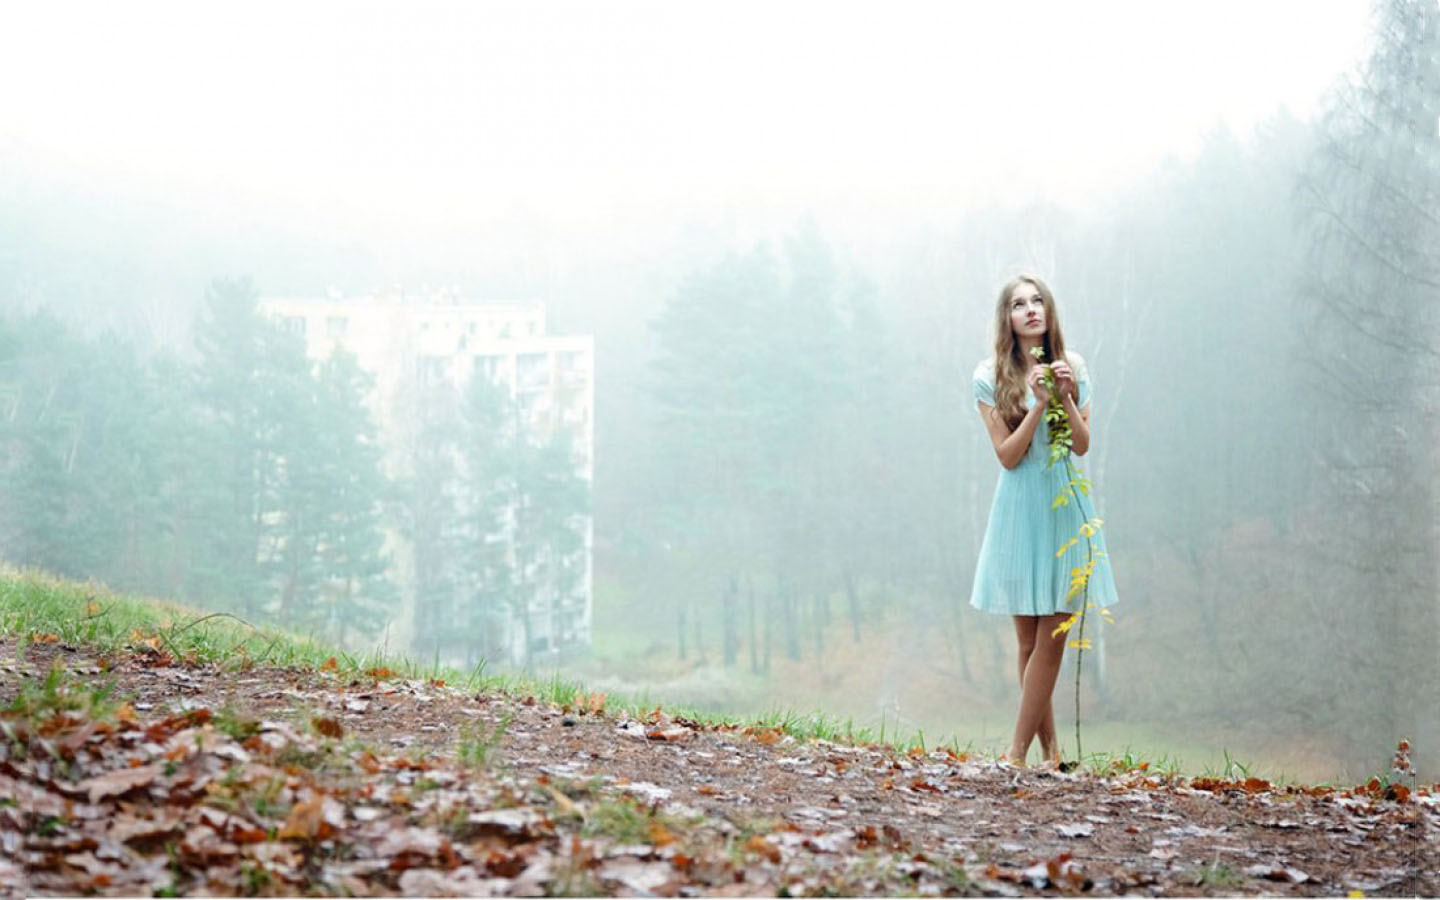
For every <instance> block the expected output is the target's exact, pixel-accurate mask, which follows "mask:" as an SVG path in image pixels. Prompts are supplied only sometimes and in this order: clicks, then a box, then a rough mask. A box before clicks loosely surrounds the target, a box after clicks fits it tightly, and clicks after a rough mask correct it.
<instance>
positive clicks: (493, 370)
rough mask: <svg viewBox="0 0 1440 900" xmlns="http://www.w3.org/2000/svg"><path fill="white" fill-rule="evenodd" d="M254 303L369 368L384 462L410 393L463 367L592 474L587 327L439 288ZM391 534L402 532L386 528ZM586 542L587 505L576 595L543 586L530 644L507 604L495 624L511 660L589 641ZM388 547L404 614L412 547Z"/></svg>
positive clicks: (538, 308)
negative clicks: (564, 325)
mask: <svg viewBox="0 0 1440 900" xmlns="http://www.w3.org/2000/svg"><path fill="white" fill-rule="evenodd" d="M260 311H261V313H262V314H264V315H266V316H268V317H270V318H272V319H274V320H276V321H278V322H279V323H280V324H281V326H282V327H284V328H287V329H289V330H291V331H293V332H294V333H296V334H299V335H301V336H303V337H304V339H305V347H306V352H307V354H308V355H309V356H310V357H311V358H312V359H316V360H319V359H324V358H325V357H327V356H329V355H330V353H331V352H332V351H333V350H334V349H335V348H337V347H343V348H344V349H345V350H347V351H349V352H350V353H352V354H354V356H355V358H356V361H357V362H358V363H359V365H360V367H361V368H363V369H365V370H366V371H367V372H369V373H370V374H371V375H373V376H374V379H375V387H374V393H373V395H372V396H371V398H370V403H371V409H372V411H373V413H374V414H375V416H376V420H377V422H378V424H379V426H380V431H381V440H382V442H383V443H384V445H385V447H386V451H387V455H388V456H389V464H390V465H391V466H392V467H396V468H398V467H397V466H396V460H397V454H398V453H400V452H401V450H402V448H404V447H406V446H409V444H410V442H411V441H413V440H414V439H415V435H416V428H417V417H416V414H415V410H414V408H413V406H414V404H415V403H416V401H417V398H419V397H421V396H422V394H423V392H425V391H427V390H430V389H433V388H434V387H436V386H439V385H442V384H448V385H449V386H453V387H454V388H456V389H463V387H464V386H465V385H466V384H467V383H468V382H469V379H470V378H471V377H472V375H475V374H480V375H483V377H485V378H488V379H489V380H490V381H491V382H492V383H494V384H496V385H498V386H501V387H503V388H504V389H506V390H508V391H509V393H510V396H511V398H512V399H513V400H514V402H515V405H516V408H517V410H518V411H519V413H520V420H521V423H522V425H521V427H522V428H524V429H526V431H527V434H528V436H529V437H531V438H532V439H535V440H537V441H538V440H541V439H545V438H549V437H551V436H553V435H555V434H557V433H561V434H564V435H565V436H566V437H567V438H568V439H569V443H570V446H571V448H572V458H573V460H574V463H575V467H576V472H577V474H579V475H580V476H582V477H583V478H584V479H585V480H586V481H590V480H592V478H593V474H594V439H595V423H594V409H595V342H594V338H593V337H592V336H590V335H550V334H547V333H546V327H545V308H544V306H543V305H542V304H540V303H523V302H517V303H476V302H471V301H467V300H463V299H461V298H460V297H459V296H458V295H457V294H455V293H454V292H450V291H442V292H440V293H431V294H425V295H421V296H416V295H407V294H403V293H392V294H384V295H379V294H377V295H371V296H365V297H355V298H344V297H340V296H338V295H332V296H330V297H327V298H291V297H268V298H263V299H261V301H260ZM491 539H492V540H494V539H495V537H494V536H491ZM391 544H392V546H393V545H403V542H402V541H399V540H398V538H397V537H396V536H392V538H391ZM593 546H594V541H593V526H592V523H591V521H590V519H589V517H588V516H587V517H586V521H585V525H584V560H583V572H584V576H583V578H581V579H580V580H579V581H580V585H581V587H580V588H579V589H578V591H577V594H578V596H566V597H557V596H553V595H552V596H549V597H547V598H546V601H545V605H546V607H547V608H546V609H544V610H539V609H532V610H531V611H530V613H531V614H530V615H529V616H528V617H527V621H528V624H529V633H528V647H527V645H526V641H527V635H526V633H525V630H524V629H522V628H520V627H519V623H518V616H516V615H515V614H514V613H513V611H512V612H511V613H509V614H508V619H507V620H506V621H502V622H500V623H498V624H499V625H500V627H501V631H502V632H503V635H502V641H501V644H502V645H503V646H504V647H505V653H506V655H508V657H509V661H510V662H512V663H518V662H520V661H522V660H525V659H528V658H531V657H532V656H533V655H535V654H537V653H538V654H548V653H554V652H560V651H564V650H566V649H570V648H574V647H577V646H585V645H588V644H589V642H590V624H591V613H592V597H593V582H594V578H593V572H594V568H593V551H592V548H593ZM394 549H396V550H398V551H400V552H398V553H395V554H394V555H395V557H396V558H397V565H396V571H395V575H396V580H397V581H398V582H399V583H400V585H401V588H402V594H403V595H404V597H405V599H406V610H405V612H406V613H409V612H411V611H413V610H414V608H415V603H416V599H417V598H416V596H415V579H414V577H413V573H412V571H411V567H410V566H409V565H408V564H407V563H406V556H407V553H406V551H407V550H408V549H410V548H407V547H404V546H394ZM552 594H553V592H552ZM410 625H411V616H410V615H408V614H406V615H402V616H401V617H399V619H397V620H395V621H394V623H393V625H392V628H391V635H392V637H393V638H398V639H399V641H400V642H401V643H409V641H408V640H407V638H408V637H409V631H410Z"/></svg>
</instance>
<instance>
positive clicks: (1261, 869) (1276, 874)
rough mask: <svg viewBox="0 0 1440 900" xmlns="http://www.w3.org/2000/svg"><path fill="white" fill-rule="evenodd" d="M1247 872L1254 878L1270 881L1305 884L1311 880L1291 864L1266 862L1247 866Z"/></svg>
mask: <svg viewBox="0 0 1440 900" xmlns="http://www.w3.org/2000/svg"><path fill="white" fill-rule="evenodd" d="M1245 874H1246V875H1249V876H1251V877H1252V878H1265V879H1267V880H1269V881H1286V882H1289V883H1290V884H1304V883H1305V882H1307V881H1309V880H1310V876H1309V875H1306V874H1305V873H1304V872H1302V871H1300V870H1299V869H1294V868H1291V867H1289V866H1267V865H1264V864H1259V865H1254V866H1246V867H1245Z"/></svg>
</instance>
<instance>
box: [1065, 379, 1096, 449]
mask: <svg viewBox="0 0 1440 900" xmlns="http://www.w3.org/2000/svg"><path fill="white" fill-rule="evenodd" d="M1061 396H1062V399H1061V403H1062V404H1063V405H1064V407H1065V415H1067V416H1069V417H1070V452H1071V453H1074V454H1075V455H1076V456H1084V455H1085V452H1086V451H1087V450H1089V449H1090V404H1088V403H1087V404H1085V408H1084V409H1076V408H1075V398H1074V397H1072V396H1070V395H1069V394H1063V395H1061Z"/></svg>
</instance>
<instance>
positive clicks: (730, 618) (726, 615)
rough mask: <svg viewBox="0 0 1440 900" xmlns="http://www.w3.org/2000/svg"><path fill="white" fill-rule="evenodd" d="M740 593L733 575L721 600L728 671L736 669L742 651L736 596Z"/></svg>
mask: <svg viewBox="0 0 1440 900" xmlns="http://www.w3.org/2000/svg"><path fill="white" fill-rule="evenodd" d="M739 592H740V586H739V584H738V583H737V580H736V578H735V576H734V575H733V574H732V575H731V576H730V582H729V584H727V585H726V587H725V593H724V594H723V595H722V596H721V598H720V604H721V605H720V610H721V616H722V619H721V622H722V625H721V627H722V631H723V634H724V648H725V649H724V653H725V668H727V669H733V668H735V657H736V656H737V655H739V650H740V646H739V645H740V633H739V629H740V623H739V616H738V610H737V609H736V606H737V605H738V603H737V600H738V598H737V596H736V595H737V594H738V593H739Z"/></svg>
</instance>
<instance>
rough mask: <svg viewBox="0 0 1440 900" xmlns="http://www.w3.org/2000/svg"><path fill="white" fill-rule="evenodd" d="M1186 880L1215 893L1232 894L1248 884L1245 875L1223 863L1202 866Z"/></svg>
mask: <svg viewBox="0 0 1440 900" xmlns="http://www.w3.org/2000/svg"><path fill="white" fill-rule="evenodd" d="M1186 880H1187V881H1191V882H1192V883H1194V884H1195V885H1196V886H1197V887H1203V888H1206V889H1208V890H1209V891H1211V892H1214V893H1232V892H1235V891H1238V890H1239V889H1240V888H1241V887H1243V886H1244V885H1245V884H1246V878H1245V876H1244V875H1242V874H1240V873H1239V872H1237V871H1235V870H1234V869H1232V868H1230V867H1229V866H1227V865H1225V864H1224V863H1222V862H1212V863H1210V864H1209V865H1205V866H1201V867H1200V868H1198V869H1196V870H1195V871H1194V872H1192V873H1190V876H1189V877H1188V878H1187V879H1186Z"/></svg>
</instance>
